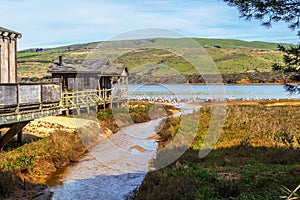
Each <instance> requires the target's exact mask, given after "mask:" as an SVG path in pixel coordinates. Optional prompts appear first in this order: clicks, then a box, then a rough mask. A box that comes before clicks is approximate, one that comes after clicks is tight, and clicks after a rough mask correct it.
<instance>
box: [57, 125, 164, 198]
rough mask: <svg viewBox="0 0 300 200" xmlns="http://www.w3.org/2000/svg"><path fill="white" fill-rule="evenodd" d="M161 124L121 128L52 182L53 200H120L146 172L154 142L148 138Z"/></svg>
mask: <svg viewBox="0 0 300 200" xmlns="http://www.w3.org/2000/svg"><path fill="white" fill-rule="evenodd" d="M162 120H163V119H158V120H153V121H151V122H147V123H142V124H134V125H131V126H128V127H125V128H123V129H122V130H121V131H119V132H118V133H116V134H114V135H112V136H111V137H110V138H108V139H106V140H104V141H103V142H101V143H100V144H99V145H97V146H96V147H94V148H93V149H92V150H91V151H90V153H89V154H88V155H87V156H85V157H84V158H83V159H82V160H81V161H80V162H79V163H78V164H76V165H74V166H70V167H68V168H67V169H66V170H65V171H64V173H63V174H61V175H60V176H57V177H56V178H57V180H55V182H56V183H55V182H53V181H52V185H54V186H52V188H51V191H53V192H54V195H53V199H63V200H67V199H124V195H126V194H128V193H129V192H130V191H132V190H133V189H134V188H136V187H137V186H138V185H140V183H141V182H142V180H143V178H144V176H145V174H146V173H147V171H148V170H149V161H150V160H151V158H153V157H154V156H155V153H156V149H157V142H156V141H155V140H154V139H148V138H149V137H150V136H152V135H153V134H155V133H156V131H155V127H157V126H158V125H159V124H160V123H161V122H162Z"/></svg>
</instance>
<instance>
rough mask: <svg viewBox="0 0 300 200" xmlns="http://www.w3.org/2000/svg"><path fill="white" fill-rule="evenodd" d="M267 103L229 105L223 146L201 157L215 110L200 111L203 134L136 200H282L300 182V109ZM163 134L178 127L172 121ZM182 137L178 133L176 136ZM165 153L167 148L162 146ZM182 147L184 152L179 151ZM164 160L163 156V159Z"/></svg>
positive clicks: (151, 176)
mask: <svg viewBox="0 0 300 200" xmlns="http://www.w3.org/2000/svg"><path fill="white" fill-rule="evenodd" d="M266 104H267V102H260V103H253V104H248V105H245V104H238V103H234V102H231V103H230V104H229V105H228V106H227V118H226V122H225V124H224V129H223V131H222V134H221V136H220V138H219V141H218V143H217V144H216V146H215V147H214V149H213V150H212V151H211V152H210V154H209V155H208V156H207V157H205V158H203V159H199V158H198V153H199V150H200V147H201V144H202V143H203V140H204V137H205V135H206V133H207V130H208V127H209V122H210V117H211V109H210V107H209V106H206V107H204V108H203V109H202V110H201V111H200V112H201V114H200V120H199V127H198V131H197V132H198V133H197V135H196V137H195V139H194V141H193V143H192V144H191V145H190V147H189V149H188V150H187V151H186V152H185V153H184V155H183V156H181V157H180V158H179V159H178V160H177V161H175V162H174V163H173V164H171V165H170V166H168V167H165V168H163V169H160V170H158V171H153V172H149V173H148V174H147V176H146V178H145V179H144V181H143V183H142V185H141V186H140V187H139V188H137V189H136V191H135V192H133V193H131V194H130V195H129V197H128V198H131V199H280V197H281V196H288V191H287V190H286V189H285V188H289V189H290V190H293V189H294V188H296V187H297V186H298V185H299V183H300V162H299V155H300V154H299V151H300V141H298V139H297V138H299V136H300V132H299V130H300V123H299V120H297V119H299V117H300V112H299V106H288V105H285V106H275V107H268V106H265V105H266ZM166 123H167V124H168V125H165V126H164V128H163V130H162V131H161V133H162V134H166V133H169V135H170V136H169V138H172V135H174V133H172V131H171V130H172V129H171V128H170V127H171V126H173V127H174V128H173V131H174V132H176V127H177V126H178V123H174V120H169V121H166ZM175 134H176V133H175ZM161 148H162V149H163V148H164V146H163V145H161ZM177 148H178V147H177ZM158 159H159V154H158Z"/></svg>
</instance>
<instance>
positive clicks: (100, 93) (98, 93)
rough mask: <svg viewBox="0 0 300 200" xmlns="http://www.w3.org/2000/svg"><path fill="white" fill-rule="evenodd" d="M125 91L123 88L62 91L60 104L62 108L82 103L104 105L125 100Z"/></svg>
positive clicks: (78, 105)
mask: <svg viewBox="0 0 300 200" xmlns="http://www.w3.org/2000/svg"><path fill="white" fill-rule="evenodd" d="M126 91H127V90H126V89H124V88H112V89H102V90H82V91H71V92H68V91H66V92H63V93H62V100H61V106H62V107H63V108H71V107H80V106H84V105H104V104H108V103H112V102H117V101H123V100H126V96H127V93H126Z"/></svg>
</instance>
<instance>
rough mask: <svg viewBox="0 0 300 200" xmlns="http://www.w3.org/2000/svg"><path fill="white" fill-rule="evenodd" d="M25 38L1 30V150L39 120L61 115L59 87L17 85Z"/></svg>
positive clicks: (56, 85)
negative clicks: (20, 42)
mask: <svg viewBox="0 0 300 200" xmlns="http://www.w3.org/2000/svg"><path fill="white" fill-rule="evenodd" d="M21 37H22V35H21V34H20V33H17V32H15V31H11V30H8V29H5V28H2V27H0V69H1V70H0V77H1V81H0V96H1V98H0V128H4V127H6V128H9V130H8V131H7V132H6V133H4V134H3V133H1V137H0V149H2V148H3V147H4V145H6V144H7V143H8V142H9V140H11V139H12V138H13V137H14V136H15V135H17V134H18V141H21V137H22V128H23V127H24V126H26V125H27V124H28V123H29V122H30V121H31V120H34V119H36V118H41V117H46V116H51V115H58V114H59V113H60V102H61V90H60V85H59V84H41V83H39V84H20V83H17V80H18V77H17V39H20V38H21Z"/></svg>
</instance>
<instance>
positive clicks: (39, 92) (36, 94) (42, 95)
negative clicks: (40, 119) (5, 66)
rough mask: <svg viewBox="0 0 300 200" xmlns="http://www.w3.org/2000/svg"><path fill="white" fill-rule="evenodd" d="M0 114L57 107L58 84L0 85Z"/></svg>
mask: <svg viewBox="0 0 300 200" xmlns="http://www.w3.org/2000/svg"><path fill="white" fill-rule="evenodd" d="M0 97H1V98H0V114H3V113H12V112H15V113H20V112H22V111H27V110H43V109H46V108H52V107H59V106H60V101H61V87H60V85H58V84H42V83H38V84H0Z"/></svg>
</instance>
